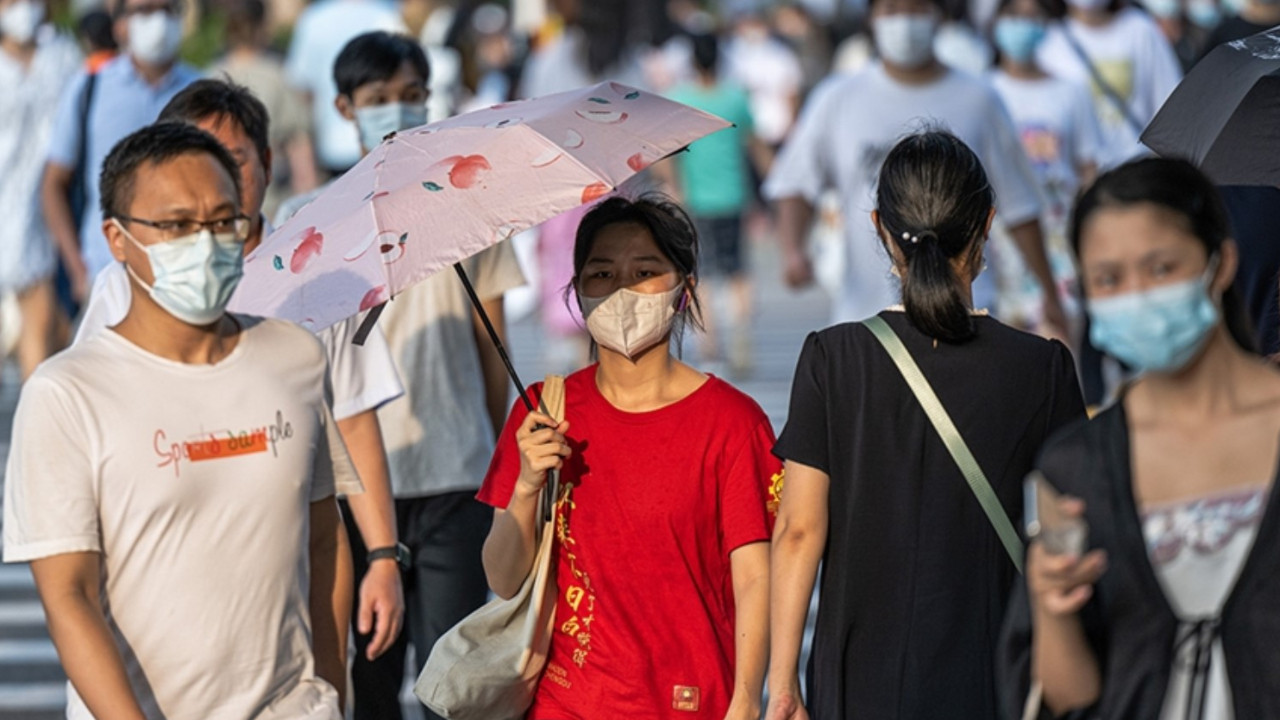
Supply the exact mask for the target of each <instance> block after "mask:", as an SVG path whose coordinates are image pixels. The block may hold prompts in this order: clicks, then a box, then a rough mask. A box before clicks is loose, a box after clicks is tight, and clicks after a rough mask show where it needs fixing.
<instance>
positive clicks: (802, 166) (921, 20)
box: [764, 0, 1066, 337]
mask: <svg viewBox="0 0 1280 720" xmlns="http://www.w3.org/2000/svg"><path fill="white" fill-rule="evenodd" d="M870 17H871V29H872V33H873V36H874V40H875V46H876V50H877V52H878V54H879V56H880V62H879V63H873V64H872V65H870V66H869V67H867V68H865V69H864V70H862V71H860V72H858V73H856V74H854V75H847V76H837V77H832V78H829V79H827V80H825V81H823V83H822V84H820V85H819V86H818V87H817V88H815V89H814V91H813V93H812V94H811V95H810V98H809V101H808V102H807V103H806V104H805V108H804V111H803V113H802V114H801V116H800V120H799V121H798V122H797V124H796V128H795V130H794V132H793V133H792V136H791V138H790V140H789V141H788V142H787V144H786V145H785V146H784V147H783V149H782V153H781V154H780V155H779V156H778V159H777V161H776V162H775V163H774V165H773V170H772V172H771V173H770V174H769V178H768V180H767V181H766V182H765V188H764V189H765V195H766V197H768V198H770V199H772V200H774V201H775V202H776V204H777V209H778V235H779V240H780V242H781V243H782V248H783V260H784V263H785V265H784V272H785V275H786V280H787V283H788V284H790V285H791V286H792V287H804V286H807V285H809V284H810V283H812V281H813V265H812V263H811V261H810V259H809V257H808V254H807V253H806V247H805V245H806V241H807V235H808V231H809V225H810V223H811V221H812V219H813V206H814V203H816V202H817V201H818V198H819V196H820V195H821V193H822V191H823V190H825V189H826V187H827V186H829V185H831V186H834V187H835V189H836V190H837V191H838V192H839V193H840V200H841V203H840V204H841V208H842V210H843V214H844V233H845V240H846V248H845V250H846V255H847V259H846V261H845V273H844V274H845V276H844V279H843V283H842V287H841V290H840V292H839V295H838V297H837V298H836V299H835V307H834V317H833V322H846V321H852V320H861V319H863V318H866V317H869V316H871V315H874V314H875V313H877V312H880V311H881V310H883V309H884V308H886V307H889V306H891V305H894V304H896V303H898V302H899V291H898V285H897V281H896V280H894V278H893V277H892V276H891V275H890V263H889V258H888V255H887V254H886V253H885V251H884V249H883V248H882V247H881V245H880V241H879V239H878V238H877V237H876V234H875V230H874V228H873V227H872V225H871V221H870V212H871V211H872V210H873V209H875V201H874V198H873V193H874V190H875V183H876V178H877V177H878V175H879V173H880V165H881V164H882V163H883V161H884V158H885V156H886V155H887V154H888V152H889V150H890V148H892V147H893V145H894V144H895V143H896V142H897V141H898V139H899V138H901V137H902V135H903V134H904V133H907V132H911V131H914V130H918V129H919V128H920V127H921V126H924V125H930V124H937V125H939V126H942V127H944V128H946V129H947V130H949V131H951V132H952V133H954V134H955V135H956V136H957V137H959V138H960V139H961V140H963V141H964V142H965V144H967V145H968V146H969V147H970V148H972V149H973V151H974V153H975V154H977V156H978V157H979V158H980V159H981V160H982V164H983V167H984V168H985V169H986V171H987V175H988V176H989V177H990V179H991V184H992V186H993V187H994V189H995V194H996V198H997V199H998V206H997V212H998V213H999V217H1000V220H1001V221H1002V222H1003V223H1004V225H1005V226H1006V227H1007V228H1008V231H1009V234H1010V235H1011V236H1012V238H1013V240H1014V242H1015V244H1016V245H1017V247H1018V249H1019V250H1020V251H1021V252H1022V254H1023V257H1024V259H1025V260H1026V264H1027V267H1028V269H1029V270H1030V271H1031V272H1032V273H1033V274H1034V275H1035V277H1036V280H1037V281H1038V282H1039V283H1040V286H1041V288H1042V289H1043V290H1044V293H1043V296H1044V303H1045V306H1044V318H1045V324H1046V326H1047V328H1048V329H1049V330H1050V331H1051V332H1053V333H1055V334H1057V335H1059V336H1061V337H1065V334H1066V317H1065V315H1064V314H1063V311H1062V306H1061V304H1060V303H1059V302H1058V295H1057V292H1056V291H1055V289H1054V282H1053V275H1052V273H1051V271H1050V269H1049V262H1048V259H1047V257H1046V254H1045V247H1044V239H1043V236H1042V234H1041V230H1040V219H1039V218H1040V198H1039V195H1038V193H1037V190H1036V187H1037V185H1036V179H1035V175H1034V174H1033V173H1032V170H1031V166H1030V164H1029V163H1028V161H1027V158H1026V155H1025V154H1024V152H1023V149H1022V145H1021V143H1020V141H1019V139H1018V135H1017V133H1016V131H1015V130H1014V128H1013V121H1012V120H1010V118H1009V114H1008V112H1007V111H1006V110H1005V108H1004V105H1003V104H1002V103H1001V102H1000V98H999V96H998V95H996V93H995V91H994V90H993V89H992V88H991V87H990V86H989V85H988V84H987V83H985V82H983V81H982V80H980V79H978V78H975V77H970V76H968V75H965V74H963V73H961V72H958V71H955V70H951V69H949V68H947V67H946V66H945V65H943V64H942V63H941V62H939V61H938V60H937V58H935V57H934V55H933V39H934V36H935V34H936V33H937V28H938V24H939V22H940V21H941V20H942V6H941V5H940V4H939V3H938V2H934V1H932V0H874V2H873V3H872V5H871V15H870ZM933 229H934V228H917V230H918V231H921V232H923V231H925V230H933ZM973 298H974V306H975V307H977V308H982V307H990V306H992V305H994V302H995V282H994V280H993V279H992V278H991V277H990V274H989V273H983V274H982V275H980V276H979V277H978V279H977V280H976V281H975V282H974V287H973Z"/></svg>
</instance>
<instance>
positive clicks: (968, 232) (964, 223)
mask: <svg viewBox="0 0 1280 720" xmlns="http://www.w3.org/2000/svg"><path fill="white" fill-rule="evenodd" d="M994 204H995V197H994V195H993V193H992V191H991V186H990V184H988V182H987V173H986V171H984V170H983V169H982V163H981V162H979V161H978V157H977V156H976V155H974V154H973V151H972V150H970V149H969V147H968V146H967V145H965V144H964V143H963V142H961V141H960V140H959V139H958V138H957V137H956V136H954V135H952V134H951V133H948V132H941V131H929V132H923V133H919V134H916V135H911V136H909V137H907V138H905V139H903V140H902V141H900V142H899V143H898V144H897V145H896V146H894V148H893V150H890V151H889V155H888V157H886V158H885V161H884V165H883V166H882V167H881V169H880V184H879V188H878V190H877V192H876V211H877V212H878V213H879V217H880V228H879V229H880V230H881V231H882V234H885V235H888V240H889V241H891V242H893V243H894V244H895V245H897V246H898V249H899V250H900V251H901V252H902V256H903V258H904V259H905V261H906V273H904V277H903V279H902V304H903V305H904V306H905V307H906V310H907V319H908V320H910V321H911V324H912V325H914V326H915V327H916V329H918V330H920V331H921V332H923V333H925V334H926V335H929V336H931V337H934V338H937V339H939V340H943V341H945V342H949V343H962V342H965V341H967V340H970V339H972V338H973V336H974V335H975V333H976V332H977V331H976V328H975V327H974V323H973V316H972V315H971V314H970V312H969V306H968V305H967V304H966V303H965V301H964V296H963V294H962V292H961V288H962V286H961V283H965V284H968V283H970V282H971V279H970V278H957V277H956V274H955V271H954V270H953V269H952V262H953V261H954V260H955V259H956V258H958V257H960V256H962V255H964V254H966V253H969V254H970V258H969V259H970V260H971V261H976V260H977V258H978V255H979V254H980V253H981V250H982V248H981V240H982V238H983V235H984V233H985V231H986V227H987V218H988V217H989V216H990V214H991V209H992V207H993V206H994ZM972 265H973V262H971V263H970V266H972Z"/></svg>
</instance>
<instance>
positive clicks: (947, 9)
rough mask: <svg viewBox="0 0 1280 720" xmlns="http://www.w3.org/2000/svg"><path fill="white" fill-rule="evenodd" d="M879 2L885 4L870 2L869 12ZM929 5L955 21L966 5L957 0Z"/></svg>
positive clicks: (939, 0) (934, 2)
mask: <svg viewBox="0 0 1280 720" xmlns="http://www.w3.org/2000/svg"><path fill="white" fill-rule="evenodd" d="M879 2H884V0H869V1H868V3H867V10H868V11H870V10H871V8H872V7H874V6H875V4H876V3H879ZM929 3H930V4H932V5H933V6H934V7H936V8H938V9H939V10H941V11H942V14H943V15H944V16H945V17H947V18H948V19H953V16H955V15H956V13H957V8H963V7H964V5H963V4H961V3H959V2H958V1H957V0H929ZM953 6H956V7H953ZM959 13H960V14H961V15H963V14H964V13H963V10H959Z"/></svg>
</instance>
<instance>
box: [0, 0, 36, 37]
mask: <svg viewBox="0 0 1280 720" xmlns="http://www.w3.org/2000/svg"><path fill="white" fill-rule="evenodd" d="M42 22H44V5H42V4H40V3H38V2H33V0H18V2H16V3H14V4H12V5H10V6H9V7H7V8H5V9H4V10H3V11H0V35H3V36H5V37H7V38H12V39H14V40H16V41H17V42H18V44H19V45H27V44H29V43H30V42H31V41H32V40H35V38H36V30H38V29H39V28H40V23H42Z"/></svg>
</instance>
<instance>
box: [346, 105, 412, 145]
mask: <svg viewBox="0 0 1280 720" xmlns="http://www.w3.org/2000/svg"><path fill="white" fill-rule="evenodd" d="M426 124H427V106H426V104H425V103H387V104H385V105H374V106H372V107H362V108H356V126H357V127H359V128H360V144H361V145H364V149H365V150H372V149H374V148H376V147H378V145H380V144H381V143H382V139H383V138H385V137H386V136H388V135H390V134H391V133H393V132H400V131H401V130H408V129H409V128H415V127H418V126H419V125H426Z"/></svg>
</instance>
